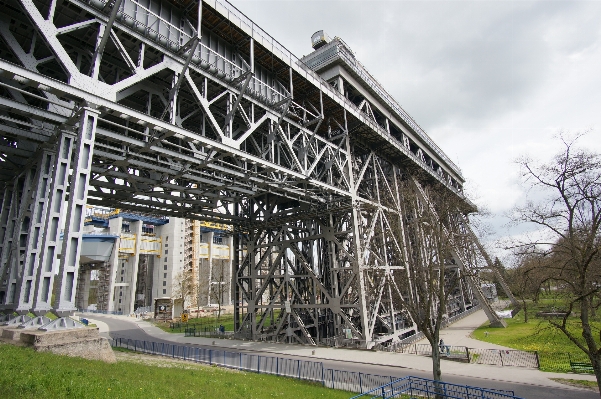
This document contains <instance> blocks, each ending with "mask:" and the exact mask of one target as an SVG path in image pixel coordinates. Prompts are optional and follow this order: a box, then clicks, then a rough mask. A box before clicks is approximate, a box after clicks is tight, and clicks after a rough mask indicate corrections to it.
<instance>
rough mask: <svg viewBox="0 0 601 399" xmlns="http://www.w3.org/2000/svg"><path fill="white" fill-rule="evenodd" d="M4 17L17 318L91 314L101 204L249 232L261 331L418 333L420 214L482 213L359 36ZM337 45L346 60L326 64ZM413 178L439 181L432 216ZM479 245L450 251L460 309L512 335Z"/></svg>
mask: <svg viewBox="0 0 601 399" xmlns="http://www.w3.org/2000/svg"><path fill="white" fill-rule="evenodd" d="M0 6H1V7H2V9H1V10H0V165H1V168H0V183H2V184H3V185H4V188H3V191H2V193H1V194H2V208H1V209H0V212H1V214H0V231H1V232H2V236H1V237H0V245H1V247H0V249H1V250H2V252H1V255H0V277H2V281H1V284H2V286H1V287H0V304H2V305H1V306H2V307H3V308H5V309H11V310H17V311H19V312H21V313H23V312H25V313H26V312H29V311H30V310H33V311H35V312H36V313H39V314H42V313H44V312H45V311H47V310H50V309H51V310H53V311H55V312H56V313H59V314H68V313H70V312H72V311H73V309H74V308H75V306H74V297H75V295H74V293H75V291H76V289H77V287H76V286H75V285H76V282H77V275H78V270H79V269H78V267H79V265H78V259H80V254H81V244H82V226H83V223H84V219H85V215H84V213H83V210H84V209H85V207H86V206H87V205H101V206H104V207H110V208H119V209H122V210H124V211H128V212H136V213H137V214H153V215H157V216H161V217H164V216H169V217H182V218H190V219H198V220H204V221H207V222H211V223H216V224H219V225H230V226H232V227H233V229H232V232H233V237H234V246H235V248H236V250H235V253H234V258H235V259H234V265H235V266H234V267H235V270H234V273H233V276H234V277H233V280H232V294H233V297H234V298H235V306H236V329H237V333H238V334H240V335H242V336H247V337H250V338H252V339H259V338H264V339H271V340H277V341H282V340H288V341H299V342H305V343H320V342H321V343H327V342H331V339H333V338H336V337H340V336H342V335H345V336H347V335H348V336H351V337H352V338H350V339H351V340H357V341H360V342H361V345H363V346H368V347H370V346H373V345H374V344H376V343H386V342H390V341H399V340H402V339H405V338H407V337H409V336H411V335H415V333H416V332H417V331H416V327H415V323H413V321H412V319H411V317H410V316H409V315H408V313H407V311H406V310H405V309H403V308H402V306H400V305H399V303H400V302H399V298H401V297H403V296H405V295H410V294H411V292H410V289H409V291H403V290H399V288H398V287H399V285H398V284H396V282H397V281H400V280H403V279H405V280H406V279H407V278H408V277H409V276H410V274H409V273H408V269H409V268H410V267H415V266H410V265H411V264H412V263H411V262H412V261H410V260H411V259H413V260H415V259H418V258H419V256H421V255H418V254H420V253H423V251H424V249H423V246H424V245H427V241H428V240H427V239H426V238H427V237H426V236H427V233H426V232H425V231H421V232H416V231H412V229H413V227H410V226H409V224H408V223H409V220H410V219H412V218H415V216H416V215H415V212H426V211H427V209H428V208H427V207H425V206H424V204H429V203H435V201H434V202H432V200H433V199H434V198H435V197H436V196H437V193H452V197H453V198H454V201H456V203H457V208H458V209H457V215H458V217H459V216H461V215H462V214H463V213H466V212H471V211H473V210H475V207H474V205H473V204H472V203H470V202H469V201H468V200H467V199H466V198H465V197H464V195H463V193H462V183H463V178H462V177H461V173H460V171H459V169H458V168H457V167H456V166H455V165H454V164H453V163H452V162H451V161H450V160H449V159H448V157H446V156H445V155H444V153H443V152H442V151H441V150H440V149H439V148H438V147H437V146H436V145H435V144H434V143H433V142H432V140H431V139H430V138H429V137H428V136H427V134H425V132H423V131H422V130H421V128H419V126H418V125H417V123H415V122H414V121H413V119H411V118H410V117H409V116H408V115H406V113H404V111H402V109H401V108H400V107H398V104H397V103H396V102H395V101H394V100H393V99H392V97H390V95H389V94H388V93H386V92H385V91H384V89H383V88H381V86H380V85H379V84H377V82H376V81H375V79H373V78H371V75H369V74H368V73H367V71H366V70H365V68H364V67H363V66H362V65H361V64H360V63H357V62H354V61H353V60H352V59H351V58H349V54H350V53H349V49H348V46H346V45H344V44H343V42H342V41H340V40H339V39H334V40H333V41H332V42H330V43H328V44H326V45H324V46H322V47H321V48H319V49H318V50H317V51H316V52H315V53H314V54H312V55H309V56H308V57H306V58H305V59H304V60H303V61H301V60H299V59H298V58H296V57H295V56H294V55H292V54H291V53H290V52H288V51H287V50H286V49H285V48H284V47H283V46H282V45H280V44H279V43H278V42H277V41H276V40H275V39H273V38H272V37H270V36H269V35H268V34H266V33H265V32H264V31H263V30H262V29H261V28H260V27H258V26H256V25H255V24H254V23H253V22H252V21H250V20H249V19H248V18H247V17H246V16H244V14H242V13H241V12H240V11H239V10H237V9H236V8H235V7H233V6H232V5H231V4H229V3H227V2H226V1H224V0H212V1H203V2H198V1H165V0H116V1H112V0H106V1H105V0H53V1H41V0H0ZM331 49H335V50H336V51H337V53H336V56H335V58H333V59H332V60H335V62H334V61H332V60H330V61H328V62H321V63H319V62H318V63H315V64H313V63H312V62H313V61H315V60H318V59H319V57H321V55H322V54H324V52H325V51H330V50H331ZM320 54H321V55H320ZM336 57H337V58H336ZM334 64H336V65H334ZM326 66H328V68H326ZM330 66H337V67H340V68H342V69H339V70H332V69H331V68H330ZM324 68H325V69H324ZM320 74H322V75H323V76H321V75H320ZM351 81H352V82H351ZM345 87H346V89H345ZM390 110H392V111H394V112H393V113H391V114H390V115H389V116H386V115H387V113H386V112H384V111H390ZM403 182H415V184H416V186H415V187H418V188H419V190H417V189H416V190H417V191H415V195H418V196H419V198H420V200H419V201H418V202H419V204H420V205H419V206H417V207H416V208H415V209H413V208H411V207H410V206H409V205H407V204H408V202H407V201H406V200H405V199H404V198H403V194H402V190H401V186H402V185H403V184H404V183H403ZM457 220H462V222H461V226H463V227H462V229H466V231H471V230H469V225H468V224H467V219H466V218H464V217H463V216H461V218H460V219H457ZM63 224H64V226H65V227H64V239H63V240H62V241H60V240H59V239H58V238H57V234H58V232H59V231H60V229H61V228H62V226H63ZM393 225H396V226H404V227H403V229H405V230H403V231H405V232H406V233H407V235H406V236H405V235H404V234H405V233H403V234H400V233H399V232H398V231H397V232H395V231H393V230H392V229H391V226H393ZM411 231H412V232H411ZM410 232H411V234H412V235H411V237H414V238H411V239H409V238H407V237H409V235H410V234H409V233H410ZM415 234H417V236H416V235H415ZM453 234H454V232H451V233H450V235H453ZM466 234H467V233H466ZM466 234H462V235H461V236H462V237H469V239H467V240H466V241H465V242H461V243H459V240H458V239H455V238H454V239H453V240H454V242H455V244H456V248H455V250H454V251H452V253H451V252H449V253H445V254H442V253H441V254H438V257H439V258H440V259H442V258H445V261H446V260H449V262H450V259H451V258H453V259H454V260H453V262H450V263H449V265H455V266H453V267H450V269H452V270H451V271H449V273H454V275H461V276H462V277H461V281H463V283H462V284H463V285H461V286H459V288H457V287H456V288H457V289H454V290H453V294H452V298H451V299H449V303H448V304H447V305H445V306H447V312H448V316H449V317H452V316H456V315H459V314H462V313H464V312H466V311H467V310H469V309H471V308H473V307H475V306H484V307H485V308H486V310H487V313H488V314H489V317H490V318H491V320H493V321H495V322H498V323H500V321H499V319H498V318H497V317H496V316H495V314H494V312H492V310H491V309H490V307H489V306H488V304H487V302H486V300H485V299H484V297H483V295H482V292H481V290H480V286H479V282H478V281H479V277H478V276H479V270H480V269H481V268H488V269H490V268H491V267H492V264H491V262H490V259H489V258H488V257H487V256H486V255H485V252H484V251H483V249H482V247H481V246H479V243H477V239H476V238H475V236H473V235H469V236H468V235H466ZM415 237H421V238H419V239H417V238H415ZM477 244H478V245H477ZM59 245H60V246H61V248H62V254H65V256H61V257H60V258H58V257H57V256H56V254H58V253H59V252H60V251H59V250H58V246H59ZM416 257H417V258H416ZM447 258H448V259H447ZM55 276H56V277H55ZM55 278H58V279H59V280H60V281H59V282H57V284H56V286H57V287H58V290H57V291H56V292H54V294H55V298H56V302H55V303H50V299H51V298H52V294H53V290H52V287H54V286H55V283H54V279H55ZM395 287H396V288H395Z"/></svg>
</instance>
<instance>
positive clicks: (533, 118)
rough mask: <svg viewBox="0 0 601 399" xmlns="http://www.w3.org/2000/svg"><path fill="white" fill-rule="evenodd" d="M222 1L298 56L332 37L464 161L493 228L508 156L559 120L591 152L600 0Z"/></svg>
mask: <svg viewBox="0 0 601 399" xmlns="http://www.w3.org/2000/svg"><path fill="white" fill-rule="evenodd" d="M232 3H233V4H234V5H235V6H236V7H237V8H239V9H240V10H241V11H242V12H243V13H245V14H246V15H247V16H248V17H249V18H250V19H252V20H253V21H254V22H255V23H257V24H258V25H259V26H261V27H262V28H263V29H264V30H265V31H266V32H267V33H269V34H270V35H271V36H273V37H274V38H275V39H276V40H278V41H279V42H280V43H281V44H283V45H284V46H285V47H286V48H288V49H289V50H290V51H291V52H292V53H293V54H295V55H296V56H298V57H299V58H300V57H301V56H303V55H305V54H308V53H310V52H311V51H312V48H311V40H310V38H311V35H312V34H313V33H314V32H315V31H317V30H320V29H324V30H325V31H326V32H327V33H328V34H329V35H330V36H331V37H334V36H339V37H341V38H342V39H343V40H344V41H345V42H346V43H347V44H348V45H349V46H350V47H351V48H352V50H354V51H355V53H356V56H357V58H358V59H359V60H360V61H361V62H362V63H363V65H365V67H366V68H367V69H368V70H369V71H370V72H371V73H372V75H373V76H375V77H376V79H378V80H379V81H380V83H382V84H383V86H384V87H385V88H386V89H387V90H388V92H389V93H390V94H391V95H392V96H393V97H394V98H396V100H397V101H398V102H399V104H401V105H402V106H403V108H404V109H405V110H406V111H407V112H409V114H410V115H412V116H413V118H414V119H415V120H416V121H417V122H418V123H419V124H420V125H421V126H422V127H423V128H424V130H426V132H427V133H428V134H429V135H430V137H432V139H434V141H435V142H436V143H437V144H438V145H439V146H440V147H441V148H442V150H443V151H444V152H445V153H446V154H447V155H448V156H449V157H450V158H451V159H452V160H453V161H454V162H455V163H456V164H457V165H459V167H460V168H461V169H462V171H463V175H464V177H465V179H466V180H467V183H466V191H468V192H469V194H470V196H471V197H473V198H475V200H476V202H477V204H478V205H480V206H485V207H486V208H488V209H489V210H490V211H491V212H492V214H493V217H492V218H491V219H490V220H489V223H490V225H491V227H492V229H493V230H494V232H495V235H496V238H499V237H503V236H507V235H512V234H516V232H517V230H515V229H509V228H508V227H506V222H507V220H506V219H505V218H504V217H503V214H504V213H505V212H507V211H508V210H509V209H510V208H511V207H512V206H514V205H515V204H516V203H517V202H519V201H523V199H524V196H525V190H524V189H523V188H522V187H521V186H520V184H519V168H518V167H517V165H516V164H515V160H516V158H517V157H519V156H521V155H526V154H527V155H531V156H533V157H535V158H542V159H544V158H549V157H550V156H551V155H553V154H554V153H555V152H557V150H558V149H559V143H558V142H557V140H554V139H553V136H555V135H556V134H557V132H558V131H559V130H560V129H563V130H565V131H570V132H579V131H584V130H587V129H592V132H591V133H589V134H588V135H587V136H586V137H585V138H584V139H581V140H580V141H581V143H582V144H583V145H584V146H586V147H588V148H590V149H593V150H595V151H599V152H601V1H534V2H532V1H423V0H422V1H367V0H364V1H348V0H346V1H306V0H305V1H303V0H295V1H265V0H261V1H256V0H235V1H232Z"/></svg>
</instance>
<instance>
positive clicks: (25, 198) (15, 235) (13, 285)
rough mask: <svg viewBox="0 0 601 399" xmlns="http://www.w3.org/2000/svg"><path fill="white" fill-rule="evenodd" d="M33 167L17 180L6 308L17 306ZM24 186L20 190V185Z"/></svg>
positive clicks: (8, 261)
mask: <svg viewBox="0 0 601 399" xmlns="http://www.w3.org/2000/svg"><path fill="white" fill-rule="evenodd" d="M32 169H33V168H32V167H27V169H26V170H25V171H24V172H22V174H21V176H20V177H19V178H17V180H16V182H15V183H16V188H15V191H16V193H17V196H16V197H15V199H16V201H15V211H16V214H15V215H14V216H15V217H14V219H13V231H12V241H11V244H10V246H9V251H8V253H7V254H6V258H5V259H6V265H5V267H4V273H6V284H7V288H8V295H7V296H6V298H5V300H4V303H3V304H0V305H3V306H2V307H3V308H4V309H11V310H14V309H15V308H16V304H15V300H16V295H17V277H18V274H19V270H20V269H21V268H22V266H23V260H24V257H23V255H24V253H25V249H24V246H25V242H26V239H27V233H28V232H29V220H30V217H29V212H28V211H29V204H30V202H31V201H30V197H31V183H32V180H33V178H34V173H35V172H34V171H33V170H32ZM21 181H22V183H23V184H22V187H21V191H20V192H19V186H20V185H21V183H20V182H21Z"/></svg>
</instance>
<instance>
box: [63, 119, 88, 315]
mask: <svg viewBox="0 0 601 399" xmlns="http://www.w3.org/2000/svg"><path fill="white" fill-rule="evenodd" d="M97 117H98V111H96V110H93V109H91V108H83V110H82V112H81V115H80V121H79V132H78V137H77V144H76V146H75V147H74V150H75V152H74V160H73V174H72V176H71V184H70V186H69V203H68V206H67V215H66V216H67V220H66V223H65V233H64V235H63V244H62V255H61V259H60V263H59V269H58V278H59V280H60V285H59V286H58V291H57V293H56V299H55V304H54V311H55V312H56V313H57V315H59V316H63V317H64V316H68V315H70V314H71V313H72V312H73V311H75V295H74V294H75V293H74V291H75V282H76V281H77V273H78V271H79V254H80V251H81V238H82V235H83V222H84V210H85V206H86V202H87V200H88V186H89V182H90V174H91V164H92V153H93V149H94V138H95V136H96V122H97Z"/></svg>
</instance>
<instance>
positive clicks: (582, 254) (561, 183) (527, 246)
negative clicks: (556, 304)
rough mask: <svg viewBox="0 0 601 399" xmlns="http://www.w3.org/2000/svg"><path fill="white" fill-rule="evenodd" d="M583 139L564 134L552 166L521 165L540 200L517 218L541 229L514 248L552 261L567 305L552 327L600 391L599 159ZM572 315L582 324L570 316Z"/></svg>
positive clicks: (517, 213) (526, 162)
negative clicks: (588, 367) (583, 361)
mask: <svg viewBox="0 0 601 399" xmlns="http://www.w3.org/2000/svg"><path fill="white" fill-rule="evenodd" d="M579 137H580V136H576V137H575V138H566V137H565V136H564V135H563V134H560V135H559V139H560V141H561V143H562V146H563V149H562V151H561V152H560V153H558V154H557V155H556V156H555V157H553V159H551V160H550V161H548V162H545V163H537V162H535V161H532V160H531V159H528V158H524V159H521V160H520V161H519V164H520V166H521V167H522V169H523V174H522V177H523V182H524V184H525V185H526V186H528V187H529V189H530V191H529V193H530V196H531V197H532V196H538V198H537V199H536V200H531V201H529V202H527V203H526V205H524V206H521V207H518V208H516V209H515V211H514V212H513V220H514V221H516V222H520V223H527V224H531V225H534V226H536V228H537V231H536V236H534V235H531V236H530V237H527V238H525V239H522V240H521V241H519V242H516V243H514V244H513V245H512V247H513V248H514V249H516V250H517V251H519V252H520V253H521V254H525V255H528V256H538V257H540V258H547V259H548V260H549V261H548V262H547V264H548V266H547V268H549V270H550V271H551V272H552V278H553V279H555V281H557V282H558V284H559V286H560V287H561V288H562V290H563V292H564V294H565V300H566V306H567V312H566V314H565V316H564V317H563V318H561V319H560V320H551V321H550V323H551V325H553V326H554V327H556V328H557V329H559V330H560V331H562V332H563V333H564V334H565V335H566V336H567V337H568V338H569V339H570V340H571V341H572V342H573V343H574V344H575V345H576V346H577V347H578V348H580V349H581V350H582V351H583V352H584V353H585V354H586V355H587V356H588V358H589V359H590V361H591V364H592V366H593V369H594V372H595V376H596V378H597V384H598V385H599V387H600V388H601V344H600V343H599V336H598V332H595V329H594V327H593V325H592V323H591V322H592V318H593V317H594V315H595V309H596V308H597V307H598V306H599V304H600V298H599V294H600V289H601V271H600V267H599V263H600V260H599V258H600V252H601V251H600V250H601V237H600V230H599V229H600V224H601V155H600V154H598V153H593V152H590V151H588V150H584V149H580V148H577V147H576V145H575V144H576V141H577V140H578V138H579ZM572 312H575V313H576V314H577V315H578V319H579V321H578V322H575V320H574V319H573V318H571V317H570V314H572ZM574 328H576V329H579V330H580V334H575V333H574Z"/></svg>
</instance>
